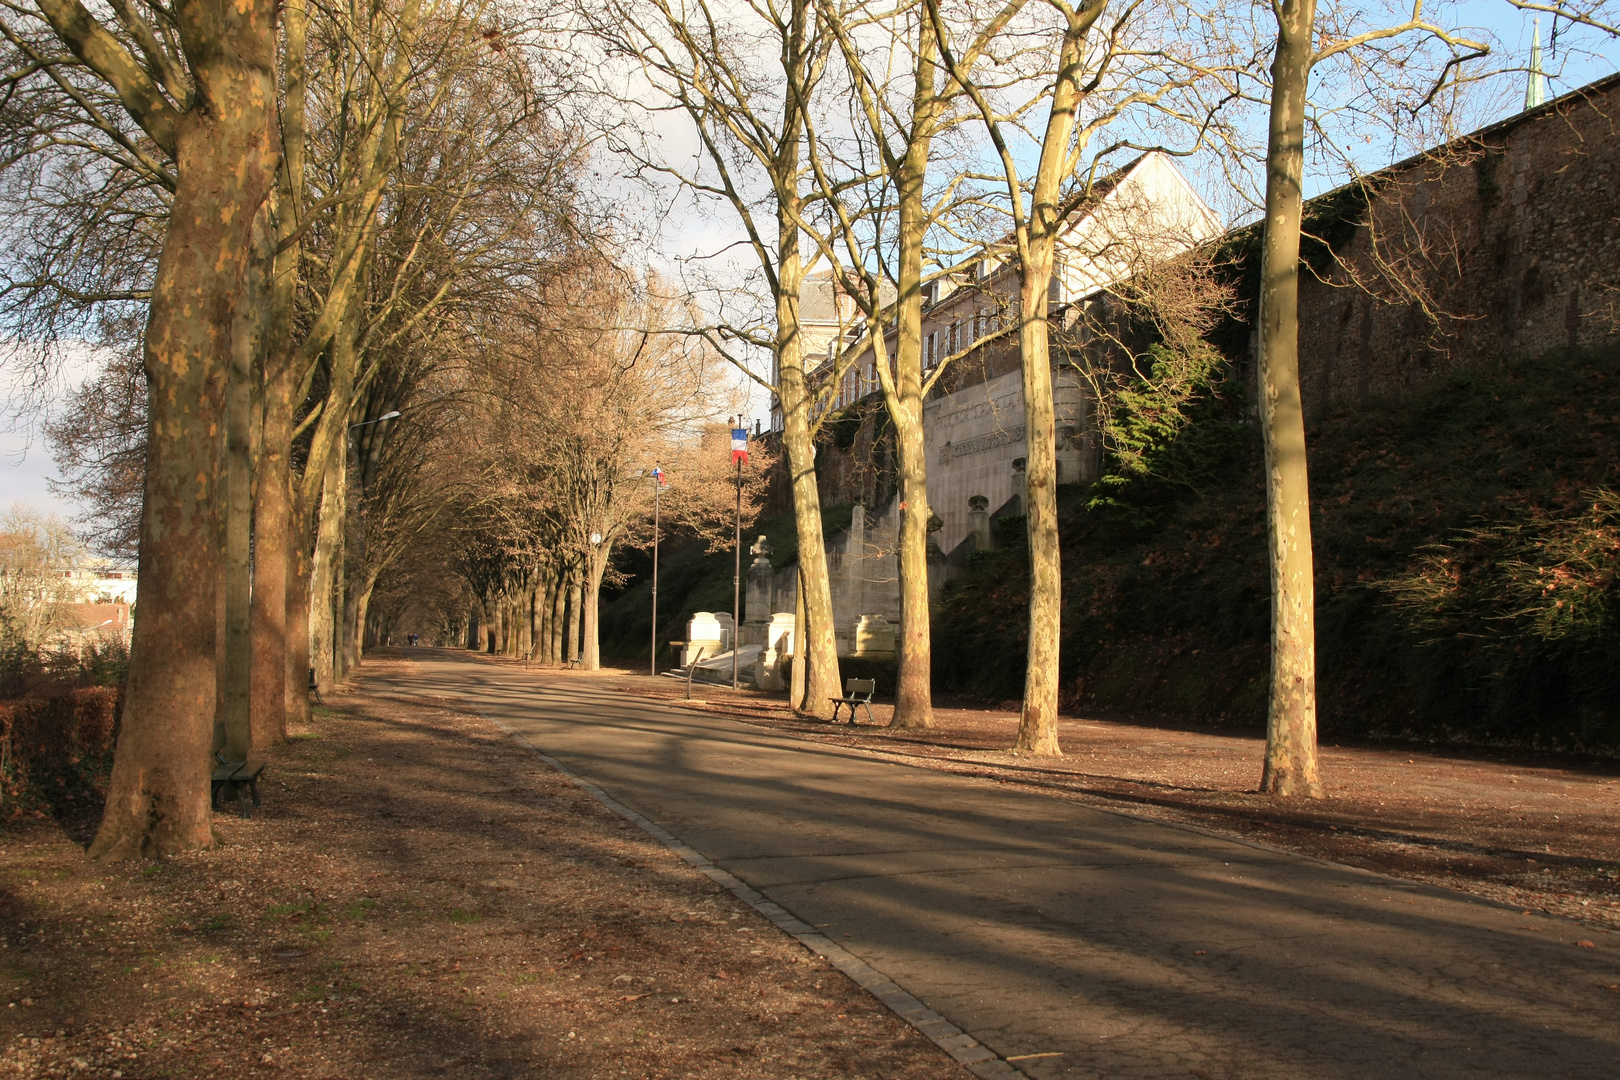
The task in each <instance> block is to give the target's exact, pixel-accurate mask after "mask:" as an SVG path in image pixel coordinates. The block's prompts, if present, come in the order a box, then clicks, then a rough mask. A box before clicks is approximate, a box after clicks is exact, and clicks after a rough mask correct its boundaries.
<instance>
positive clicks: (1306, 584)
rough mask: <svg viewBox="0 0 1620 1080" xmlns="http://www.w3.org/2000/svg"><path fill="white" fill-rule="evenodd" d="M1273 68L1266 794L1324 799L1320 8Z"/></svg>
mask: <svg viewBox="0 0 1620 1080" xmlns="http://www.w3.org/2000/svg"><path fill="white" fill-rule="evenodd" d="M1275 10H1276V13H1277V55H1276V57H1275V59H1273V61H1272V65H1271V80H1272V81H1271V126H1270V131H1269V135H1268V144H1267V148H1266V224H1265V244H1264V249H1263V254H1262V256H1261V262H1260V426H1261V430H1262V431H1263V433H1264V435H1265V446H1266V523H1267V527H1268V532H1269V537H1270V555H1271V697H1270V701H1269V703H1268V707H1267V710H1266V763H1265V769H1264V771H1263V772H1262V774H1261V778H1260V790H1261V791H1262V792H1268V793H1270V794H1273V795H1305V796H1309V797H1312V798H1314V797H1318V796H1320V795H1321V793H1322V785H1321V780H1320V778H1319V777H1318V774H1317V765H1316V614H1315V597H1314V589H1315V585H1314V580H1315V579H1314V570H1313V566H1312V556H1311V504H1310V485H1309V477H1308V475H1307V473H1306V468H1305V415H1304V411H1303V409H1302V408H1301V405H1300V395H1299V231H1300V208H1301V203H1302V198H1303V192H1302V190H1301V186H1302V177H1303V175H1304V169H1305V94H1306V88H1307V83H1308V81H1309V78H1310V70H1311V62H1312V59H1313V55H1314V54H1313V48H1314V43H1313V41H1312V34H1313V30H1314V24H1315V21H1316V3H1315V0H1282V3H1281V5H1280V6H1279V7H1277V8H1276V9H1275Z"/></svg>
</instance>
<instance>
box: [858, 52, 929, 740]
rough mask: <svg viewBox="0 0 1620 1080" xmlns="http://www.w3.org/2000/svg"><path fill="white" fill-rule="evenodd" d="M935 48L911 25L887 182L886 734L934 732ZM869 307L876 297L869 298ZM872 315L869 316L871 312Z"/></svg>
mask: <svg viewBox="0 0 1620 1080" xmlns="http://www.w3.org/2000/svg"><path fill="white" fill-rule="evenodd" d="M937 51H938V42H937V41H936V40H935V38H934V33H933V28H932V27H931V25H930V24H929V23H928V22H927V20H919V23H918V44H917V59H916V69H917V70H916V78H915V80H914V87H913V91H912V93H913V105H912V132H911V137H910V138H909V139H908V140H907V145H906V152H905V155H904V157H903V158H902V160H901V162H900V165H899V167H898V169H897V170H896V175H895V195H896V201H897V204H898V205H897V218H898V222H897V224H898V229H897V236H896V243H897V246H898V252H897V266H896V281H895V287H896V305H897V311H896V313H897V316H898V318H897V319H896V323H895V343H894V351H895V355H894V367H893V370H892V375H891V377H888V378H884V379H883V380H882V385H883V391H884V393H883V399H884V405H885V406H886V407H887V409H888V412H889V419H890V420H891V421H892V422H893V424H894V433H895V438H894V443H895V457H896V459H897V466H898V470H897V471H898V472H899V479H900V507H901V513H900V559H899V563H900V675H899V681H898V685H897V686H896V688H895V695H894V719H893V720H892V721H890V726H891V727H897V728H930V727H933V726H934V705H933V685H932V684H933V645H932V637H931V632H930V627H929V617H928V614H929V613H928V518H929V515H930V511H929V507H928V459H927V455H926V453H925V452H924V449H923V430H922V421H923V400H922V305H923V295H922V277H923V270H922V261H923V244H924V242H925V241H926V239H927V232H928V225H929V218H928V208H927V192H926V189H925V183H926V180H927V176H928V158H929V153H930V149H931V147H932V145H933V139H932V135H931V133H932V131H933V125H934V120H935V118H936V116H937V115H938V112H939V109H940V105H939V101H938V99H937V97H936V86H937V84H938V81H939V71H938V68H937V66H936V61H937ZM873 300H874V301H876V300H877V297H876V296H874V297H873ZM874 313H875V312H874ZM870 336H871V337H872V340H873V343H874V345H873V347H874V357H875V358H876V361H877V363H879V364H887V363H888V358H887V357H886V356H884V355H883V350H881V349H879V348H878V343H879V342H881V340H882V337H883V329H882V326H881V324H877V325H874V326H873V327H872V333H871V335H870Z"/></svg>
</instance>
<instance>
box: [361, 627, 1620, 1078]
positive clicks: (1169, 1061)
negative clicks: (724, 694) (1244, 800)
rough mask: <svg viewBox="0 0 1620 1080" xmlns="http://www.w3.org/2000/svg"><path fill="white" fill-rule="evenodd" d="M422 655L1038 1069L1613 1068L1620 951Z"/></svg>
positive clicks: (1399, 1072)
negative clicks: (1591, 945)
mask: <svg viewBox="0 0 1620 1080" xmlns="http://www.w3.org/2000/svg"><path fill="white" fill-rule="evenodd" d="M412 656H413V658H414V659H416V660H417V661H418V662H419V664H420V672H421V673H420V675H418V676H415V677H400V678H396V679H388V680H383V679H373V680H371V681H370V686H371V687H372V688H374V689H377V690H381V691H383V692H389V691H390V690H392V691H395V692H400V693H408V694H417V693H422V694H433V695H442V696H455V697H459V698H461V699H464V700H465V701H467V702H468V703H469V704H470V705H472V706H473V707H475V708H477V709H478V710H480V711H481V712H483V713H484V714H486V715H488V716H490V717H492V718H496V719H499V720H500V721H502V722H503V723H504V724H506V725H508V726H509V727H511V728H512V729H514V730H515V731H517V732H518V733H520V734H522V735H523V736H525V737H526V738H527V739H528V740H529V741H530V742H532V743H533V744H534V745H535V746H536V747H538V748H539V749H541V750H542V751H544V752H545V753H547V754H549V755H551V756H552V757H555V758H556V759H558V760H559V761H561V762H563V763H564V764H565V765H566V766H567V767H568V768H569V769H570V770H572V771H574V772H575V773H577V774H579V775H581V776H582V777H584V778H586V779H588V780H589V781H591V782H592V783H594V784H596V785H598V786H599V787H601V788H602V789H603V790H605V791H606V792H607V793H609V794H610V795H611V796H612V797H613V798H614V799H616V800H618V801H619V802H621V803H623V804H625V805H626V806H628V807H630V808H632V809H634V810H636V811H639V812H640V813H641V814H642V815H644V816H645V817H647V818H649V819H651V820H653V821H655V822H656V823H658V824H659V825H661V826H662V827H663V828H665V829H667V830H668V831H669V832H670V833H672V834H674V835H675V836H676V837H678V838H680V839H681V840H683V841H684V842H685V843H686V844H687V845H689V846H690V847H692V848H694V849H696V850H697V851H699V852H701V853H703V854H704V855H706V856H708V857H709V858H710V859H711V860H713V862H714V863H716V864H717V865H719V866H720V867H723V868H724V869H725V870H727V871H729V872H730V873H732V874H733V875H735V876H736V877H737V878H740V879H741V880H742V881H744V882H746V883H748V884H749V885H751V886H753V887H754V888H756V889H758V890H759V891H761V892H762V893H764V894H765V895H766V896H768V897H769V898H770V899H771V900H773V901H775V902H776V903H778V904H780V905H781V906H782V907H784V908H786V909H788V910H789V911H791V912H792V913H794V914H795V915H797V916H798V917H799V918H800V919H802V920H804V921H805V922H807V923H810V924H812V925H815V926H817V927H820V928H822V932H823V933H824V934H826V935H827V936H828V937H829V938H831V939H832V940H834V941H836V942H838V943H839V944H841V945H843V946H844V947H845V948H847V949H848V950H849V951H850V952H852V953H854V954H855V955H856V956H858V957H859V958H860V959H862V960H864V961H866V962H867V963H868V964H870V965H872V966H873V967H874V968H877V969H878V970H880V971H881V972H883V973H884V974H886V975H888V976H889V977H890V978H892V979H893V980H894V981H895V982H897V983H899V984H900V985H901V986H902V987H904V988H905V989H906V990H909V991H910V992H911V993H912V994H914V995H916V997H918V998H920V999H921V1000H922V1001H924V1002H925V1003H927V1004H928V1005H929V1006H930V1007H932V1008H933V1009H935V1010H937V1011H938V1012H939V1013H940V1014H942V1015H943V1016H945V1017H946V1018H947V1019H949V1020H950V1021H951V1022H952V1023H954V1024H956V1025H957V1026H958V1027H960V1028H962V1029H963V1030H964V1031H966V1032H968V1033H969V1034H971V1035H972V1036H973V1037H974V1038H976V1039H977V1040H978V1041H979V1042H980V1043H982V1044H984V1045H985V1046H987V1047H989V1048H990V1049H991V1050H993V1051H994V1052H995V1053H996V1054H998V1055H1000V1056H1002V1057H1003V1058H1007V1057H1012V1058H1014V1059H1015V1063H1016V1065H1017V1067H1018V1068H1019V1069H1021V1070H1023V1071H1024V1072H1025V1073H1027V1074H1028V1075H1029V1076H1031V1077H1035V1078H1047V1077H1064V1078H1069V1077H1076V1078H1078V1077H1106V1078H1109V1080H1121V1078H1131V1077H1186V1076H1196V1077H1204V1078H1206V1080H1227V1078H1239V1077H1241V1078H1243V1080H1259V1078H1264V1077H1300V1078H1311V1080H1333V1078H1341V1077H1342V1078H1357V1080H1364V1078H1374V1077H1390V1078H1419V1077H1422V1078H1427V1077H1458V1078H1464V1077H1466V1078H1471V1080H1472V1078H1479V1077H1535V1078H1544V1077H1545V1078H1552V1077H1583V1078H1584V1077H1591V1078H1594V1080H1595V1078H1603V1080H1614V1078H1616V1077H1620V941H1617V940H1616V939H1617V937H1620V935H1614V934H1610V933H1606V932H1603V931H1600V930H1597V929H1594V928H1591V927H1584V926H1580V925H1579V924H1576V923H1572V922H1568V921H1565V920H1561V919H1553V918H1547V917H1542V916H1539V915H1524V914H1521V913H1520V912H1519V911H1515V910H1509V909H1504V908H1501V907H1498V906H1495V905H1492V904H1489V903H1485V902H1482V901H1479V900H1475V899H1473V898H1470V897H1467V896H1464V895H1461V894H1456V893H1449V892H1446V891H1444V890H1439V889H1433V888H1428V887H1424V886H1418V885H1412V884H1409V883H1406V882H1401V881H1398V880H1395V879H1391V878H1386V877H1380V876H1378V875H1374V874H1370V873H1366V872H1364V871H1360V870H1356V869H1354V868H1350V867H1342V866H1337V865H1333V864H1329V863H1324V862H1321V861H1318V860H1315V859H1309V858H1304V857H1300V856H1295V855H1290V854H1285V853H1281V852H1277V851H1272V850H1268V849H1265V848H1261V847H1256V846H1253V845H1249V844H1244V843H1241V842H1237V841H1231V840H1225V839H1220V838H1215V837H1211V836H1208V835H1205V834H1203V833H1200V832H1198V831H1196V830H1192V829H1186V828H1180V827H1176V826H1170V825H1164V824H1160V823H1156V822H1150V821H1144V820H1139V819H1136V818H1132V817H1130V816H1128V815H1125V814H1119V813H1114V812H1111V811H1106V810H1099V809H1095V808H1091V807H1088V806H1085V805H1081V804H1078V803H1075V802H1070V801H1066V800H1062V799H1056V798H1051V797H1048V796H1044V795H1041V794H1037V793H1030V792H1026V791H1021V790H1017V789H1014V788H1009V787H1007V786H1005V785H1001V784H997V783H994V782H991V781H982V780H974V779H970V778H964V777H958V776H952V775H949V774H945V773H940V772H935V771H932V770H928V769H922V768H915V767H912V766H908V765H902V764H894V763H890V762H886V761H881V760H876V759H873V758H871V757H868V756H864V755H862V754H859V753H856V752H853V751H849V750H845V749H843V748H840V747H833V746H825V745H820V744H816V743H806V742H801V741H797V740H794V739H792V738H789V737H786V736H782V735H777V734H774V733H772V732H768V731H764V730H761V729H759V728H755V727H752V726H749V725H747V724H743V723H740V722H736V721H732V720H728V719H725V718H723V717H717V716H713V715H706V714H701V713H692V712H686V711H683V710H680V709H678V708H673V707H670V706H666V705H661V704H657V703H653V702H648V701H642V700H638V699H635V698H633V697H631V696H630V695H627V694H624V693H620V692H616V691H614V690H612V689H610V688H608V687H606V686H603V685H600V684H595V683H594V682H593V681H592V680H589V679H580V678H566V677H555V676H552V677H546V676H540V675H529V674H526V673H524V672H521V671H518V670H515V669H512V668H509V667H498V666H495V665H491V664H487V663H483V662H480V661H478V660H476V659H473V658H471V657H468V656H466V655H465V654H458V653H454V652H442V651H436V650H426V649H424V650H412ZM1581 940H1584V941H1589V942H1592V943H1593V945H1594V947H1590V948H1588V947H1583V946H1580V945H1578V944H1577V942H1578V941H1581ZM1032 1054H1042V1055H1049V1056H1043V1057H1034V1058H1031V1057H1028V1056H1027V1055H1032Z"/></svg>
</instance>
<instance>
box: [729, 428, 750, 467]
mask: <svg viewBox="0 0 1620 1080" xmlns="http://www.w3.org/2000/svg"><path fill="white" fill-rule="evenodd" d="M731 463H732V464H733V465H736V464H739V463H741V464H743V465H746V464H748V429H747V428H745V427H734V428H732V429H731Z"/></svg>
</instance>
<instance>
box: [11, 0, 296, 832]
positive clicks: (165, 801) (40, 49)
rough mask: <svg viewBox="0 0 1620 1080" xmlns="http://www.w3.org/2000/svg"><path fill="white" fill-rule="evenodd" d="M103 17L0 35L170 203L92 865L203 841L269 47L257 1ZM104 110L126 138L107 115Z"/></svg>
mask: <svg viewBox="0 0 1620 1080" xmlns="http://www.w3.org/2000/svg"><path fill="white" fill-rule="evenodd" d="M108 14H109V15H110V19H108V20H107V21H104V20H103V19H102V18H98V17H97V16H96V15H95V14H93V13H92V12H90V11H89V10H88V9H87V8H85V7H84V6H83V5H82V4H81V3H79V2H78V0H39V2H38V3H37V5H35V6H33V7H26V8H25V7H21V6H14V7H11V8H9V9H8V10H7V13H6V14H5V16H4V17H3V19H0V22H3V23H4V30H3V31H0V32H3V33H4V34H5V36H6V38H7V40H8V41H9V42H10V43H11V45H12V47H13V48H14V49H16V50H17V51H18V52H20V53H22V54H23V55H24V56H25V57H26V58H27V59H26V63H25V65H24V67H25V68H26V69H27V76H28V77H33V76H38V77H39V78H43V79H49V80H51V81H52V82H53V83H54V84H55V85H56V86H57V87H58V88H59V89H60V90H61V91H62V93H63V95H64V96H65V97H66V98H67V99H68V100H69V101H71V102H72V104H73V105H74V106H75V107H77V108H78V109H79V110H81V113H80V115H82V117H83V118H84V127H86V128H93V129H95V130H96V131H98V132H100V133H101V134H102V135H104V136H105V137H106V138H107V139H109V140H111V141H112V142H113V143H114V144H116V145H117V147H118V148H119V150H120V151H121V152H122V153H123V154H125V155H126V159H125V160H126V162H127V163H128V164H129V165H130V167H131V168H134V169H137V170H142V171H145V172H147V173H150V174H153V175H156V176H159V177H162V178H165V179H164V180H161V181H160V182H162V183H165V185H166V186H168V187H170V189H171V190H172V191H173V193H174V194H173V209H172V212H171V213H169V214H168V215H167V217H166V219H165V222H164V229H165V238H164V244H163V254H162V257H161V258H160V259H159V260H158V264H157V267H156V269H155V272H154V277H153V280H152V287H151V301H150V308H149V316H148V321H147V326H146V333H145V337H144V342H143V348H144V364H145V368H146V376H147V380H148V388H149V403H150V406H149V407H150V411H151V422H150V427H149V429H148V431H149V435H148V440H147V463H146V469H145V485H146V491H145V500H144V511H143V517H142V527H141V554H140V558H141V584H142V604H141V618H140V620H139V622H138V624H137V625H136V628H135V634H134V641H133V644H132V649H131V663H130V683H129V688H128V696H127V703H126V706H125V711H124V717H123V723H122V727H121V729H120V735H119V745H118V749H117V753H116V757H115V762H114V768H113V778H112V785H111V789H110V791H109V795H108V800H107V809H106V814H105V816H104V818H103V822H102V827H101V830H100V831H99V832H98V834H97V836H96V839H95V841H94V843H93V844H92V846H91V853H92V855H94V856H95V857H98V858H125V857H132V856H137V855H151V854H162V853H167V852H171V851H177V850H183V849H186V848H195V847H205V846H207V845H208V844H210V843H211V842H212V835H211V832H210V829H209V812H208V786H207V784H206V782H205V781H206V762H207V749H208V741H209V738H210V734H211V728H212V722H211V720H212V713H213V708H214V696H215V695H214V678H215V673H214V640H215V633H216V631H215V610H214V586H213V582H214V581H215V580H216V577H217V573H216V567H217V560H218V556H217V554H216V552H217V541H216V531H215V530H216V527H217V526H216V520H217V519H216V516H215V513H214V505H213V504H214V501H215V487H216V480H217V469H216V458H217V452H216V449H215V438H214V433H215V431H217V428H218V424H219V421H220V418H221V416H222V414H223V395H224V383H225V368H226V364H227V358H228V357H229V356H230V352H231V345H230V342H231V339H232V334H233V324H234V321H235V318H236V300H237V295H238V293H239V291H240V287H241V281H242V275H243V272H244V270H245V267H246V260H247V252H248V251H249V247H250V245H249V243H248V240H249V233H250V230H251V228H252V224H253V220H254V218H255V216H256V215H257V213H258V211H259V208H260V205H261V204H262V203H263V201H264V198H265V195H266V193H267V191H268V190H269V187H270V183H271V178H272V174H273V172H274V170H275V167H276V161H277V156H278V147H277V143H276V139H275V137H274V132H273V121H274V116H273V110H274V107H275V106H274V103H275V98H276V95H275V83H274V76H273V70H274V63H275V47H276V41H275V9H274V6H273V5H272V4H271V3H269V2H268V0H245V2H244V3H241V4H237V5H235V6H232V7H230V8H228V9H217V8H214V7H208V6H198V5H186V4H182V5H179V6H178V7H174V8H168V7H164V6H162V5H154V4H145V3H142V4H128V5H126V4H119V5H115V6H114V9H113V11H112V12H111V13H108ZM42 25H48V26H49V28H50V30H51V31H52V35H53V37H54V41H53V40H52V38H51V37H47V36H45V35H43V34H41V33H40V32H39V28H40V27H41V26H42ZM14 70H15V69H14ZM84 75H90V76H93V78H94V79H95V80H98V85H99V88H100V90H101V93H100V96H99V98H91V97H88V96H85V95H82V94H77V93H76V92H75V91H76V89H77V87H79V86H81V85H83V84H82V82H81V81H80V80H81V79H82V77H83V76H84ZM109 91H110V93H109ZM112 101H116V102H117V104H118V106H119V107H120V108H121V109H122V110H123V111H124V112H125V113H127V115H128V116H129V118H130V119H132V120H133V121H134V122H135V124H136V125H138V127H139V129H140V132H141V137H140V138H132V137H130V133H129V132H128V131H127V130H125V129H123V128H122V127H121V125H120V122H119V121H117V120H115V119H112V118H110V117H108V116H107V114H106V111H105V108H104V105H105V104H110V103H111V102H112ZM222 253H223V254H222ZM199 478H200V482H199Z"/></svg>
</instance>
